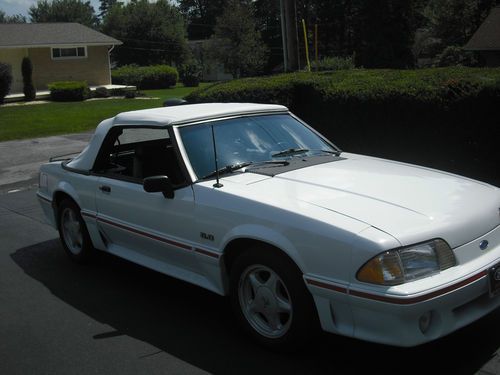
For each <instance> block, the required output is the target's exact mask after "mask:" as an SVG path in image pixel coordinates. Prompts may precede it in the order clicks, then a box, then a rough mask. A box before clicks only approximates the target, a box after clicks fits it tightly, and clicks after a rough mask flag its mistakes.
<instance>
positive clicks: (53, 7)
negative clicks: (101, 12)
mask: <svg viewBox="0 0 500 375" xmlns="http://www.w3.org/2000/svg"><path fill="white" fill-rule="evenodd" d="M28 14H29V16H30V20H31V22H78V23H81V24H82V25H86V26H89V27H94V28H95V27H97V25H98V24H99V19H98V18H97V16H96V14H95V11H94V8H93V7H92V5H91V4H90V1H85V2H83V1H82V0H38V2H37V3H36V5H32V6H31V7H30V9H29V11H28Z"/></svg>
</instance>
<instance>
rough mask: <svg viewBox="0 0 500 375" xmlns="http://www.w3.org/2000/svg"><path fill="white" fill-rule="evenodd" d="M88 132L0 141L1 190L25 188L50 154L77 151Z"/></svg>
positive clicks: (32, 182)
mask: <svg viewBox="0 0 500 375" xmlns="http://www.w3.org/2000/svg"><path fill="white" fill-rule="evenodd" d="M92 134H93V132H91V133H79V134H69V135H60V136H52V137H44V138H34V139H24V140H20V141H7V142H0V194H4V193H7V192H12V191H18V190H24V189H27V188H30V187H32V186H33V185H36V184H37V183H38V169H39V168H40V165H41V164H43V163H46V162H47V161H48V160H49V158H50V157H51V156H58V155H64V154H70V153H78V152H80V151H81V150H83V148H84V147H85V146H86V145H87V143H88V141H89V139H90V137H91V136H92Z"/></svg>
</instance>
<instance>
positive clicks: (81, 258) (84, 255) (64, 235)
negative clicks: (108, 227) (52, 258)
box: [58, 199, 94, 263]
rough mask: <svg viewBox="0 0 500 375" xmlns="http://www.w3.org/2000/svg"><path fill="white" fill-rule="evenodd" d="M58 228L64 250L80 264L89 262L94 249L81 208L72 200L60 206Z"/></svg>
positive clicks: (64, 201)
mask: <svg viewBox="0 0 500 375" xmlns="http://www.w3.org/2000/svg"><path fill="white" fill-rule="evenodd" d="M58 227H59V236H60V238H61V242H62V245H63V248H64V250H65V251H66V253H67V254H68V255H69V257H70V258H71V259H72V260H74V261H76V262H79V263H84V262H86V261H88V260H89V259H90V257H91V256H92V255H93V253H94V248H93V246H92V242H91V240H90V236H89V233H88V231H87V226H86V225H85V222H84V221H83V218H82V215H80V208H79V207H78V205H77V204H76V203H74V202H73V201H72V200H70V199H64V200H63V201H61V203H60V204H59V206H58Z"/></svg>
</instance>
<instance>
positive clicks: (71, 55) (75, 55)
mask: <svg viewBox="0 0 500 375" xmlns="http://www.w3.org/2000/svg"><path fill="white" fill-rule="evenodd" d="M86 57H87V48H86V47H69V48H52V59H54V60H59V59H84V58H86Z"/></svg>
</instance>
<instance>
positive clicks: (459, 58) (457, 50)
mask: <svg viewBox="0 0 500 375" xmlns="http://www.w3.org/2000/svg"><path fill="white" fill-rule="evenodd" d="M478 63H479V62H478V60H477V59H476V58H475V57H474V53H473V52H469V51H465V50H464V49H463V48H462V47H459V46H448V47H446V48H445V49H444V50H443V52H441V53H440V54H439V55H438V56H436V62H435V65H436V66H438V67H446V66H457V65H462V66H477V65H478Z"/></svg>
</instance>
